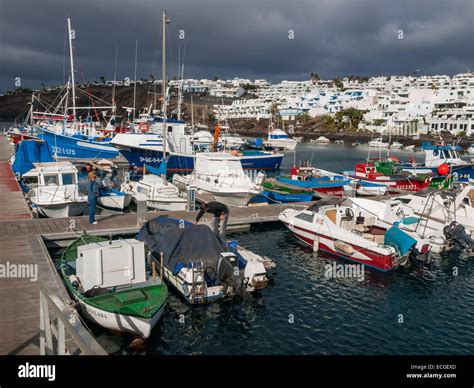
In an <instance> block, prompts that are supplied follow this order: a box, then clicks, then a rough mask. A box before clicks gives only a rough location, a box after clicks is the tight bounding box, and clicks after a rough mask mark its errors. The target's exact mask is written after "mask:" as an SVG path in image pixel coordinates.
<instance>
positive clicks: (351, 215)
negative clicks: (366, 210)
mask: <svg viewBox="0 0 474 388" xmlns="http://www.w3.org/2000/svg"><path fill="white" fill-rule="evenodd" d="M344 213H345V216H346V218H347V221H352V220H353V219H354V210H352V209H351V208H350V207H347V208H346V210H345V212H344Z"/></svg>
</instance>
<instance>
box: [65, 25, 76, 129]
mask: <svg viewBox="0 0 474 388" xmlns="http://www.w3.org/2000/svg"><path fill="white" fill-rule="evenodd" d="M67 29H68V35H69V57H70V60H71V82H72V114H73V116H74V120H75V119H76V89H75V88H76V82H75V80H74V59H73V56H72V39H73V31H72V30H71V19H70V18H67Z"/></svg>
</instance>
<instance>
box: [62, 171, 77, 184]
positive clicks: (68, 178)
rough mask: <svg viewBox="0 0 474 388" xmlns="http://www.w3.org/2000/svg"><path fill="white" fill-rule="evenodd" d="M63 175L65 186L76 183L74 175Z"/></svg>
mask: <svg viewBox="0 0 474 388" xmlns="http://www.w3.org/2000/svg"><path fill="white" fill-rule="evenodd" d="M62 175H63V185H73V184H75V183H76V180H75V179H74V178H75V176H74V174H62Z"/></svg>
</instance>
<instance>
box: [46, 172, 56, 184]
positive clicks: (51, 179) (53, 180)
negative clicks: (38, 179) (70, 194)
mask: <svg viewBox="0 0 474 388" xmlns="http://www.w3.org/2000/svg"><path fill="white" fill-rule="evenodd" d="M44 184H45V186H58V185H59V182H58V176H57V175H56V174H55V175H44Z"/></svg>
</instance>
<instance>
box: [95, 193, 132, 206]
mask: <svg viewBox="0 0 474 388" xmlns="http://www.w3.org/2000/svg"><path fill="white" fill-rule="evenodd" d="M131 201H132V195H131V194H129V193H124V192H123V191H121V190H117V189H115V188H110V189H109V188H107V189H101V190H100V196H99V198H97V203H98V204H99V206H101V207H103V208H105V209H109V210H114V211H123V210H125V209H126V208H127V207H128V206H129V205H130V202H131Z"/></svg>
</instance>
